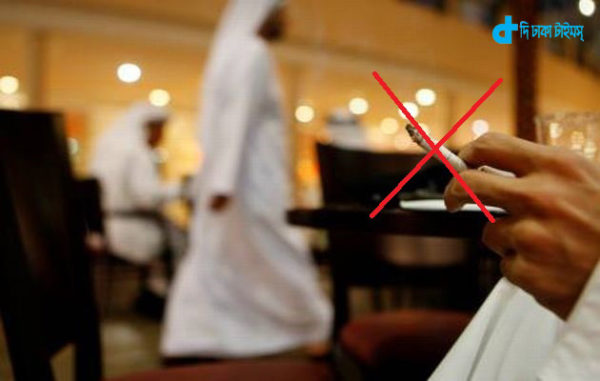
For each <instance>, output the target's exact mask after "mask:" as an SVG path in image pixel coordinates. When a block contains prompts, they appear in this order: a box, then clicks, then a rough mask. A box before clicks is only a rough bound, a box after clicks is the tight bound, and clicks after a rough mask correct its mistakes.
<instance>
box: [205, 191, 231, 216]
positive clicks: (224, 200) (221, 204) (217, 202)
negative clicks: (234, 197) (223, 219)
mask: <svg viewBox="0 0 600 381" xmlns="http://www.w3.org/2000/svg"><path fill="white" fill-rule="evenodd" d="M230 201H231V197H230V196H227V195H223V194H218V195H216V196H213V197H212V198H211V200H210V209H211V210H212V211H213V212H221V211H223V210H224V209H225V208H226V207H227V205H229V202H230Z"/></svg>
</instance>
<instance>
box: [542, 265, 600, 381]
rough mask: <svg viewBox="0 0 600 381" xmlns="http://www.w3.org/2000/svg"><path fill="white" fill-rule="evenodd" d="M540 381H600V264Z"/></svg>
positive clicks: (552, 353) (551, 354)
mask: <svg viewBox="0 0 600 381" xmlns="http://www.w3.org/2000/svg"><path fill="white" fill-rule="evenodd" d="M538 379H539V380H543V381H555V380H556V381H564V380H569V381H579V380H582V381H584V380H585V381H588V380H600V264H597V265H596V268H595V269H594V271H593V273H592V275H591V276H590V279H589V280H588V282H587V284H586V286H585V288H584V290H583V293H582V294H581V296H580V297H579V300H578V301H577V303H576V304H575V307H574V308H573V311H572V312H571V314H570V316H569V318H568V319H567V321H566V324H565V325H564V331H563V332H562V334H561V336H560V338H559V340H558V342H557V343H556V345H555V347H554V349H553V350H552V352H551V353H550V356H549V358H548V361H547V362H546V364H545V366H544V367H543V368H542V369H541V371H540V372H539V373H538Z"/></svg>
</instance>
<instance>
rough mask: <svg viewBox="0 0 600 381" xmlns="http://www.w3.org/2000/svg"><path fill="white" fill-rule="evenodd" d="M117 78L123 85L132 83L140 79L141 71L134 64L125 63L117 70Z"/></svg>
mask: <svg viewBox="0 0 600 381" xmlns="http://www.w3.org/2000/svg"><path fill="white" fill-rule="evenodd" d="M117 77H118V78H119V80H121V81H122V82H125V83H134V82H137V81H139V80H140V78H141V77H142V69H140V67H139V66H138V65H136V64H133V63H130V62H126V63H123V64H121V65H119V67H118V68H117Z"/></svg>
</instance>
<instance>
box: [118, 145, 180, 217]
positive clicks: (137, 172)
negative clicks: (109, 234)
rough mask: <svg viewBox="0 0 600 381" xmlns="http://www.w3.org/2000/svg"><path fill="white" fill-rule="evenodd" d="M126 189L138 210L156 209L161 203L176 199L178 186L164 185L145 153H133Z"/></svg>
mask: <svg viewBox="0 0 600 381" xmlns="http://www.w3.org/2000/svg"><path fill="white" fill-rule="evenodd" d="M128 173H129V176H128V179H127V187H128V191H129V194H130V195H131V197H132V200H133V202H134V203H135V205H134V207H135V208H139V209H156V208H158V207H159V206H160V205H161V203H163V202H165V201H167V200H169V199H172V198H176V197H177V195H178V194H179V193H180V185H179V184H165V183H163V182H162V181H161V179H160V177H159V174H158V171H157V169H156V168H155V166H154V163H153V162H152V160H151V158H150V157H149V154H148V153H147V152H135V153H134V154H132V155H131V156H130V162H129V168H128Z"/></svg>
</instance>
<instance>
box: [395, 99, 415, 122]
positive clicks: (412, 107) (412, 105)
mask: <svg viewBox="0 0 600 381" xmlns="http://www.w3.org/2000/svg"><path fill="white" fill-rule="evenodd" d="M403 104H404V107H406V109H407V110H408V112H409V113H410V115H412V117H413V118H415V119H416V118H417V117H418V116H419V106H417V105H416V103H413V102H403ZM398 114H400V116H401V117H402V119H405V120H408V118H407V117H405V116H404V114H403V113H402V110H398Z"/></svg>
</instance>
